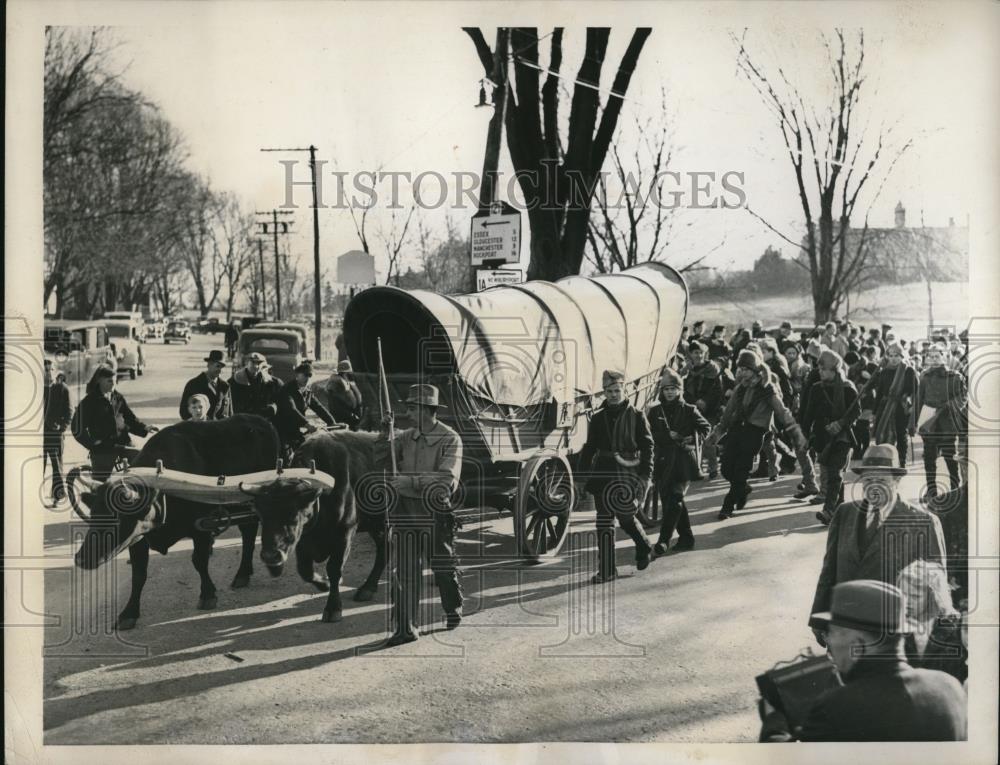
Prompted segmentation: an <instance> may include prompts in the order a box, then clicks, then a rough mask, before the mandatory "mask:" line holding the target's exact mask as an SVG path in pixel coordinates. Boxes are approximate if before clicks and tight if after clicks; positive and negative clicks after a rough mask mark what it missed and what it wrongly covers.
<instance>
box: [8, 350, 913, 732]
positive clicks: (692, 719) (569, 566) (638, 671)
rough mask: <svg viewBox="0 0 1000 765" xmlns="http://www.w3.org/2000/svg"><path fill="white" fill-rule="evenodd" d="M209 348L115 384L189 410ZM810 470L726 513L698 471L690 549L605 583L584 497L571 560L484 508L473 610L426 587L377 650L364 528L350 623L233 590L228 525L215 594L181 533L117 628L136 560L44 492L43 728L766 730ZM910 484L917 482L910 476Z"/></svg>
mask: <svg viewBox="0 0 1000 765" xmlns="http://www.w3.org/2000/svg"><path fill="white" fill-rule="evenodd" d="M220 341H221V335H220V336H216V337H215V343H214V345H215V346H218V345H219V343H220ZM210 347H213V344H212V339H211V338H202V337H197V338H196V339H195V341H194V342H193V343H192V345H191V346H188V347H181V346H171V347H166V348H165V347H162V346H158V345H152V346H147V350H148V351H149V354H148V355H149V366H148V370H147V373H146V375H145V377H143V378H140V379H139V380H135V381H124V382H123V383H121V390H122V392H123V393H124V394H125V396H126V397H127V398H128V400H129V403H130V404H131V405H132V407H133V408H134V409H135V411H136V412H137V413H138V414H139V416H140V417H141V418H142V419H144V420H145V421H147V422H150V423H153V424H158V425H161V426H162V425H166V424H169V423H171V422H174V421H176V419H177V403H178V401H177V399H178V396H179V392H180V390H181V388H182V386H183V383H184V381H185V380H186V379H187V378H189V377H191V376H193V375H195V374H197V372H198V371H199V370H200V369H201V368H202V366H203V365H202V362H201V359H202V357H203V356H205V355H206V352H207V350H208V349H209V348H210ZM74 446H75V445H74ZM74 451H75V458H77V459H79V458H81V457H82V456H83V455H82V454H81V453H80V450H79V448H78V447H77V448H76V449H75V450H74V449H71V452H74ZM71 456H72V455H71ZM796 480H797V479H795V478H793V477H789V478H783V479H782V480H781V481H779V482H778V483H776V484H769V483H767V482H766V481H764V482H760V481H757V482H755V491H754V494H753V497H752V500H751V502H750V503H749V505H748V506H747V508H746V510H745V511H744V512H742V513H739V514H738V515H737V517H736V518H734V519H732V520H729V521H726V522H720V521H717V520H716V513H717V510H718V507H719V504H720V503H721V497H722V494H723V493H724V492H725V487H724V485H723V483H722V482H721V481H713V482H710V483H703V484H699V485H697V488H696V490H695V492H694V493H693V495H692V498H691V499H692V501H691V502H690V505H691V507H692V509H693V519H692V520H693V523H694V526H695V533H696V535H697V545H698V546H697V549H696V550H695V551H693V552H690V553H686V554H683V555H680V556H672V557H668V558H664V559H661V560H658V561H656V562H655V563H653V565H652V566H651V568H649V569H648V570H647V571H645V572H641V573H636V574H635V575H634V576H631V577H627V578H623V579H621V580H619V581H617V582H616V583H615V584H614V585H613V586H611V587H606V588H597V587H593V586H590V585H589V584H586V582H587V580H588V578H589V576H590V574H591V573H592V572H593V570H594V568H595V563H594V559H595V540H594V538H593V535H592V529H593V514H592V512H591V513H587V512H579V513H576V514H574V518H573V525H572V531H571V536H570V538H569V539H568V541H567V544H566V548H565V555H563V556H562V558H561V559H560V560H558V561H555V562H553V563H551V564H548V565H540V566H532V567H520V568H519V567H515V566H513V565H512V564H511V562H510V554H511V552H512V545H511V541H512V529H511V523H510V520H509V519H508V518H499V517H497V514H496V513H493V512H489V513H479V512H475V513H472V514H471V516H470V517H469V518H468V523H467V524H466V526H465V528H463V530H462V531H461V539H460V552H461V554H462V555H463V557H464V559H465V560H466V562H467V566H466V568H465V574H464V586H465V590H466V593H467V607H466V614H467V618H466V620H465V622H464V623H463V625H462V627H461V628H460V629H459V630H457V631H455V632H445V631H443V630H441V627H442V626H443V625H442V624H441V620H442V613H441V611H440V606H439V605H438V603H437V599H436V593H434V596H433V597H431V596H428V598H427V599H426V601H425V602H426V605H427V609H428V616H427V620H428V621H429V622H433V623H434V627H433V628H432V631H431V632H430V634H428V635H427V636H426V637H425V638H424V639H422V640H421V641H419V642H418V643H415V644H411V645H408V646H403V647H400V648H396V649H393V650H391V651H382V652H373V651H372V650H371V649H372V648H373V647H374V645H375V644H376V643H377V642H378V641H379V640H380V639H382V637H383V636H384V635H385V629H386V619H387V610H386V604H385V603H384V602H375V603H366V604H354V603H353V602H352V601H350V600H349V598H350V595H351V593H352V592H353V590H354V588H355V587H356V586H357V585H358V584H360V582H361V581H362V579H363V578H364V576H365V574H366V573H367V568H366V567H367V566H368V565H369V562H370V560H371V554H372V548H371V544H370V543H369V541H368V540H367V539H366V538H363V539H359V540H358V541H357V543H356V544H355V547H354V550H353V553H352V556H351V559H350V561H349V563H348V566H347V569H346V574H345V577H344V583H343V586H342V588H343V590H344V591H345V593H346V595H347V597H348V601H347V602H348V604H349V605H348V606H347V610H346V612H345V614H346V618H345V619H344V621H343V622H342V623H340V624H336V625H331V624H323V623H321V622H320V621H319V614H320V612H321V610H322V607H323V602H324V596H323V595H320V594H318V593H315V592H311V591H309V590H308V589H306V587H305V585H304V584H302V583H301V582H299V581H298V580H297V579H296V578H295V577H294V573H293V572H287V571H286V573H285V574H284V576H282V577H280V578H278V579H272V578H270V577H269V576H268V575H267V574H266V573H265V571H264V569H263V567H262V566H259V565H258V571H257V573H256V574H255V576H254V579H253V581H252V584H251V586H250V588H248V589H244V590H232V589H230V588H229V586H228V583H229V582H230V581H231V579H232V576H233V574H234V573H235V569H236V566H237V563H238V560H239V547H238V537H237V535H236V533H235V532H234V531H230V532H227V533H226V534H225V535H224V536H223V537H221V538H220V539H219V540H218V541H217V543H216V552H215V555H214V556H213V559H212V565H211V569H212V574H213V578H214V579H215V581H216V584H217V585H218V586H219V604H218V607H217V608H216V609H215V610H214V611H210V612H199V611H197V610H195V603H196V600H197V593H198V577H197V574H196V573H195V571H194V569H193V567H192V566H191V563H190V549H191V548H190V543H189V542H188V543H182V544H179V545H177V546H176V547H175V548H174V549H172V550H171V551H170V554H169V555H167V556H166V557H162V556H159V555H154V557H153V559H152V561H151V564H150V579H149V583H148V585H147V587H146V590H145V595H144V600H143V603H144V606H143V614H142V618H141V620H140V622H139V626H138V628H137V629H136V630H134V631H132V632H129V633H124V634H123V635H121V636H120V637H117V638H116V637H115V636H113V635H111V634H109V625H111V624H113V621H114V617H115V614H116V613H117V612H118V610H119V609H120V607H121V605H122V604H123V603H124V600H125V599H126V598H127V596H128V589H129V584H128V577H129V568H128V566H127V565H126V557H127V556H120V557H119V558H118V559H117V560H116V561H115V562H114V563H113V564H112V565H109V566H106V567H105V568H103V569H101V570H100V571H99V572H86V573H85V572H80V571H77V570H75V569H74V568H72V565H71V555H72V551H73V546H72V544H71V541H70V540H71V534H72V532H73V527H72V526H71V514H70V513H69V512H68V511H67V510H66V509H61V510H45V509H42V508H41V503H40V502H39V503H38V507H37V508H36V511H37V512H40V513H43V514H44V516H45V518H46V524H45V550H46V554H47V556H48V559H47V560H48V571H47V572H46V578H45V583H46V593H45V594H46V604H45V610H46V613H47V614H50V615H53V616H58V617H59V623H58V624H53V625H52V626H50V627H48V628H47V629H46V634H45V643H46V649H45V651H46V656H45V668H44V698H45V702H44V719H45V743H47V744H90V743H93V744H98V743H123V744H124V743H151V744H161V743H186V744H220V743H233V744H237V743H239V744H254V743H257V744H267V743H334V742H358V743H373V742H417V741H431V742H436V741H473V742H516V741H672V742H733V741H751V740H754V739H755V737H756V734H757V716H756V708H755V697H756V693H755V686H754V680H753V678H754V676H755V675H756V674H758V673H760V672H761V671H763V670H766V669H767V668H768V667H770V666H771V665H773V664H774V663H775V662H776V661H779V660H783V659H789V658H791V657H792V656H794V655H795V654H796V653H797V652H798V651H799V650H800V649H802V648H804V647H806V646H808V645H811V644H812V637H811V633H810V632H809V630H808V628H807V627H806V620H805V619H806V616H807V612H808V608H809V605H810V602H811V599H812V591H813V587H814V584H815V580H816V575H817V573H818V570H819V566H820V562H821V558H822V554H823V546H824V542H825V534H824V529H823V527H822V526H820V525H819V523H818V522H817V521H816V520H815V519H814V517H813V513H814V511H815V508H814V507H812V506H809V505H806V504H804V503H801V502H797V501H795V500H789V499H788V497H789V495H790V494H791V493H792V491H793V490H794V483H795V482H796ZM905 489H906V492H907V493H909V494H911V495H912V494H915V492H916V491H917V489H918V486H917V483H916V479H915V478H907V479H906V483H905ZM26 511H29V512H30V511H31V508H26ZM619 545H620V548H619V562H620V566H621V567H622V568H627V569H629V570H631V571H634V568H633V567H632V562H633V561H632V553H631V551H630V549H629V544H628V543H627V540H624V541H620V542H619ZM429 581H430V579H429V578H428V582H429ZM379 594H380V597H383V598H384V596H385V587H384V583H383V587H382V588H381V589H380V593H379ZM71 606H74V607H72V608H71Z"/></svg>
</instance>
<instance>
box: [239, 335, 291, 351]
mask: <svg viewBox="0 0 1000 765" xmlns="http://www.w3.org/2000/svg"><path fill="white" fill-rule="evenodd" d="M249 350H251V351H271V352H274V351H278V352H279V353H294V352H295V348H294V347H293V346H292V343H291V341H290V340H286V339H285V338H283V337H257V338H254V339H253V340H251V341H250V345H249Z"/></svg>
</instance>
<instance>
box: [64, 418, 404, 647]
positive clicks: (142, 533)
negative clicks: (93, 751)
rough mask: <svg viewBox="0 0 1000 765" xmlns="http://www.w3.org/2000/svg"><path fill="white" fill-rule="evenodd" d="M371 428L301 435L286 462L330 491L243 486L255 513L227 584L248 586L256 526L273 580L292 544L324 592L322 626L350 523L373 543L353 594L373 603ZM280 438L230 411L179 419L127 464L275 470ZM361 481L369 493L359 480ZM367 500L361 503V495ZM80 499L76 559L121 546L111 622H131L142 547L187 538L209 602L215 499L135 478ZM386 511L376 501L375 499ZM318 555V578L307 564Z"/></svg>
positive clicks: (334, 604) (332, 608)
mask: <svg viewBox="0 0 1000 765" xmlns="http://www.w3.org/2000/svg"><path fill="white" fill-rule="evenodd" d="M376 438H377V436H376V434H374V433H352V432H350V431H346V430H345V431H333V432H327V431H319V432H317V433H315V434H312V435H311V436H309V437H307V438H306V440H305V442H304V443H303V445H302V447H301V448H300V449H298V450H297V452H296V454H295V456H294V458H293V460H292V465H291V467H311V466H315V468H316V469H318V470H320V471H322V472H324V473H327V474H329V475H330V476H332V477H333V479H334V487H333V489H332V490H326V491H321V490H319V489H317V488H315V487H314V486H313V485H312V484H309V483H307V482H304V481H302V480H298V479H294V478H282V477H280V476H279V477H277V478H276V479H275V480H274V481H273V482H270V483H267V484H262V485H261V484H257V485H252V486H241V487H240V488H241V489H242V490H243V491H244V492H245V493H246V494H247V499H248V504H252V506H253V510H254V512H253V513H252V514H251V515H250V516H249V518H244V519H243V520H241V521H239V528H240V532H241V535H242V538H243V546H242V555H241V558H240V565H239V568H238V569H237V571H236V576H235V577H234V579H233V582H232V586H233V587H246V586H247V585H248V584H249V582H250V576H251V574H252V573H253V552H254V547H255V544H256V539H257V532H258V529H259V530H260V536H261V551H260V558H261V561H262V562H263V563H264V565H265V566H266V567H267V570H268V572H269V573H270V574H271V575H272V576H279V575H280V574H281V573H282V571H283V570H284V566H285V562H286V560H287V558H288V554H289V552H290V551H291V550H292V549H293V548H294V550H295V563H296V569H297V571H298V573H299V575H300V576H301V577H302V579H303V580H304V581H306V582H308V583H309V584H311V585H313V586H314V587H316V588H317V589H318V590H320V591H321V592H328V593H329V595H328V597H327V602H326V606H325V608H324V610H323V617H322V618H323V621H324V622H337V621H340V619H341V618H342V615H343V606H342V603H341V598H340V592H339V587H338V585H339V583H340V579H341V574H342V571H343V567H344V562H345V561H346V559H347V556H348V553H349V551H350V546H351V540H352V539H353V536H354V533H355V531H356V529H358V528H359V522H360V528H361V529H362V530H365V531H368V532H369V533H370V534H371V535H372V538H373V539H374V540H375V546H376V550H377V553H376V560H375V564H374V567H373V568H372V571H371V573H370V574H369V575H368V578H367V579H366V580H365V582H364V584H362V586H361V587H360V588H359V589H358V591H357V592H356V593H355V596H354V597H355V600H362V601H364V600H372V599H373V598H374V596H375V593H376V592H377V590H378V582H379V579H380V577H381V575H382V571H383V569H384V568H385V524H384V514H383V513H381V512H380V511H379V509H378V508H379V499H380V496H379V491H378V487H379V486H380V484H379V483H378V481H377V480H376V479H377V477H378V476H379V475H380V474H379V473H376V472H375V456H374V455H375V442H376ZM279 453H280V452H279V441H278V435H277V432H276V431H275V429H274V427H273V426H272V425H271V424H270V423H269V422H268V421H267V420H265V419H264V418H262V417H257V416H254V415H236V416H234V417H231V418H229V419H226V420H219V421H209V422H191V421H187V422H181V423H178V424H176V425H172V426H170V427H167V428H164V429H163V430H161V431H159V432H158V433H156V434H155V435H154V436H153V437H152V438H150V439H149V441H147V442H146V444H145V446H144V447H143V449H142V451H141V452H140V453H139V455H138V456H137V457H136V459H135V460H134V461H133V462H132V463H131V465H132V466H133V467H137V468H139V467H157V465H158V464H159V465H160V466H161V467H166V468H169V469H171V470H177V471H182V472H185V473H193V474H196V475H202V476H235V475H241V474H246V473H253V472H259V471H266V470H272V469H274V467H275V465H276V463H277V460H278V457H279ZM366 481H368V486H367V489H366V488H365V482H366ZM366 498H367V500H368V501H369V502H368V504H367V505H366V504H365V499H366ZM81 500H82V501H83V502H84V503H85V504H86V505H87V507H88V508H89V509H90V520H89V522H88V527H87V529H86V533H85V535H84V538H83V541H82V543H81V545H80V549H79V550H78V551H77V553H76V559H75V562H76V565H77V566H78V567H80V568H82V569H96V568H98V567H99V566H101V565H102V564H104V563H107V562H108V561H111V560H113V559H114V558H115V557H116V556H117V555H118V553H119V552H121V551H122V550H123V549H125V548H126V547H127V548H128V553H129V560H130V562H131V567H132V591H131V594H130V596H129V599H128V602H127V603H126V604H125V607H124V608H123V609H122V611H121V612H120V614H119V615H118V619H117V622H116V628H117V629H118V630H129V629H132V628H134V627H135V625H136V621H137V620H138V619H139V615H140V599H141V597H142V590H143V586H144V585H145V583H146V576H147V573H148V569H149V551H150V550H155V551H157V552H159V553H162V554H166V552H167V550H169V549H170V547H171V546H172V545H174V544H175V543H176V542H178V541H179V540H181V539H191V540H192V541H193V543H194V553H193V555H192V562H193V563H194V567H195V570H196V571H197V572H198V574H199V576H200V577H201V590H200V593H199V597H198V608H199V609H202V610H206V609H212V608H215V606H216V603H217V591H216V587H215V584H214V583H213V582H212V579H211V577H210V576H209V571H208V562H209V558H210V556H211V554H212V546H213V543H214V540H215V535H216V533H217V531H218V528H217V527H216V526H213V521H214V520H215V519H216V518H217V517H218V515H219V508H218V507H217V506H216V505H211V504H205V503H203V502H195V501H191V500H189V499H182V498H178V497H170V496H167V497H163V496H162V495H161V494H160V492H158V491H156V490H154V489H153V488H151V487H150V486H148V485H145V484H144V483H143V482H141V481H139V482H136V481H130V480H128V478H127V476H126V478H125V480H116V481H109V482H107V483H105V484H102V485H100V486H99V487H98V488H97V489H96V490H95V491H93V492H87V493H83V494H82V495H81ZM383 507H384V498H383ZM324 561H326V575H325V576H324V575H322V574H319V573H316V572H315V570H314V569H315V565H314V564H321V563H323V562H324Z"/></svg>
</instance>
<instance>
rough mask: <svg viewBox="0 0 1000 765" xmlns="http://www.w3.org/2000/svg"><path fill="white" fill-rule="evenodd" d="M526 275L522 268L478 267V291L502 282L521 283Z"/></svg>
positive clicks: (497, 285)
mask: <svg viewBox="0 0 1000 765" xmlns="http://www.w3.org/2000/svg"><path fill="white" fill-rule="evenodd" d="M523 281H524V276H523V274H522V272H521V271H520V270H518V271H506V270H502V269H482V268H477V269H476V292H482V291H483V290H488V289H489V288H490V287H499V286H500V285H502V284H520V283H521V282H523Z"/></svg>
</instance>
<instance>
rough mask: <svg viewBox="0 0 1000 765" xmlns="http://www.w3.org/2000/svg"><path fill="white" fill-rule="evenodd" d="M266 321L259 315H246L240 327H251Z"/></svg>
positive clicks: (241, 320)
mask: <svg viewBox="0 0 1000 765" xmlns="http://www.w3.org/2000/svg"><path fill="white" fill-rule="evenodd" d="M262 321H264V320H263V319H262V318H260V317H259V316H244V317H243V318H242V319H240V329H250V328H251V327H254V326H256V325H258V324H260V323H261V322H262Z"/></svg>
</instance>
